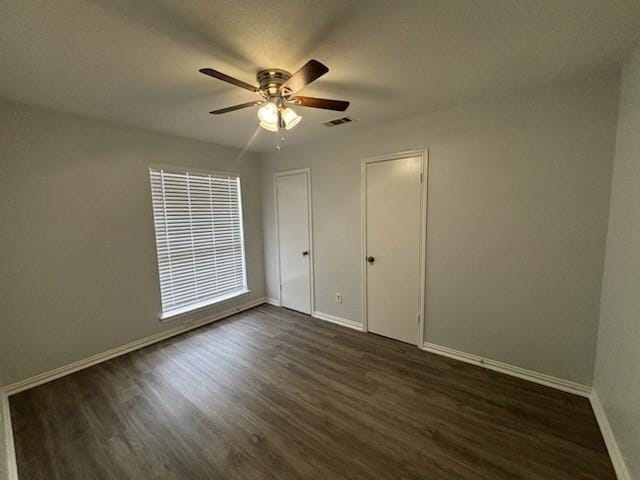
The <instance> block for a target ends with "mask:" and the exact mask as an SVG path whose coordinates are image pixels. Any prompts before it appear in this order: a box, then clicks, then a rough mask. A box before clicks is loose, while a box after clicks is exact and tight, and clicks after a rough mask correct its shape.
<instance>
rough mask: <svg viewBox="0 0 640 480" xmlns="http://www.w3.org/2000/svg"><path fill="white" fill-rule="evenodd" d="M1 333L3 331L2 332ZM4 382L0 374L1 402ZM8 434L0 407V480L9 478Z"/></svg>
mask: <svg viewBox="0 0 640 480" xmlns="http://www.w3.org/2000/svg"><path fill="white" fill-rule="evenodd" d="M0 333H1V330H0ZM3 386H4V381H3V379H2V374H0V402H1V401H2V387H3ZM5 438H6V432H5V430H4V409H3V408H2V405H0V480H5V479H7V478H9V470H8V466H7V450H6V448H7V446H6V444H5Z"/></svg>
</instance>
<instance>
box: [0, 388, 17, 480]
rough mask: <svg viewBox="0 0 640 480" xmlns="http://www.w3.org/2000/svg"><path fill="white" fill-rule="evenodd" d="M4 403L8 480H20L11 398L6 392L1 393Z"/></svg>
mask: <svg viewBox="0 0 640 480" xmlns="http://www.w3.org/2000/svg"><path fill="white" fill-rule="evenodd" d="M0 402H2V405H1V408H2V419H3V422H4V425H3V427H4V446H5V455H6V461H7V475H8V477H7V480H18V465H17V463H16V449H15V445H14V443H13V427H12V426H11V410H10V407H9V398H8V395H7V393H6V392H5V391H0Z"/></svg>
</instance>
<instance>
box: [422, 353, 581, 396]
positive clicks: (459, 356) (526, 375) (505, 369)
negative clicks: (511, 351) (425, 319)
mask: <svg viewBox="0 0 640 480" xmlns="http://www.w3.org/2000/svg"><path fill="white" fill-rule="evenodd" d="M422 349H423V350H426V351H428V352H431V353H437V354H438V355H444V356H445V357H449V358H454V359H456V360H460V361H462V362H466V363H471V364H473V365H478V366H480V367H484V368H488V369H489V370H494V371H496V372H501V373H505V374H507V375H511V376H513V377H518V378H522V379H524V380H529V381H530V382H534V383H539V384H541V385H546V386H547V387H551V388H555V389H557V390H562V391H564V392H569V393H573V394H575V395H580V396H581V397H589V395H590V394H591V387H588V386H587V385H582V384H580V383H576V382H571V381H569V380H564V379H562V378H557V377H552V376H551V375H546V374H544V373H540V372H534V371H533V370H527V369H525V368H520V367H516V366H515V365H509V364H508V363H502V362H498V361H497V360H491V359H488V358H483V357H479V356H478V355H473V354H471V353H466V352H461V351H459V350H454V349H453V348H448V347H441V346H440V345H436V344H433V343H428V342H425V343H424V345H423V346H422Z"/></svg>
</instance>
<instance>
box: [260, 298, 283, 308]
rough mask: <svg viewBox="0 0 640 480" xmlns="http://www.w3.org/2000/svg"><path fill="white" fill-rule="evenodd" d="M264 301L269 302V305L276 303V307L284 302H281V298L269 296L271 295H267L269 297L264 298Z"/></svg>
mask: <svg viewBox="0 0 640 480" xmlns="http://www.w3.org/2000/svg"><path fill="white" fill-rule="evenodd" d="M264 303H268V304H269V305H274V306H276V307H280V306H282V304H281V303H280V300H279V299H277V298H269V297H267V298H265V299H264Z"/></svg>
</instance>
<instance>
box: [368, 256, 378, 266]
mask: <svg viewBox="0 0 640 480" xmlns="http://www.w3.org/2000/svg"><path fill="white" fill-rule="evenodd" d="M375 261H376V259H375V258H373V257H367V262H369V263H370V264H371V265H373V264H374V262H375Z"/></svg>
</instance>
